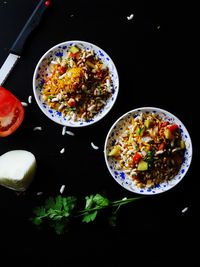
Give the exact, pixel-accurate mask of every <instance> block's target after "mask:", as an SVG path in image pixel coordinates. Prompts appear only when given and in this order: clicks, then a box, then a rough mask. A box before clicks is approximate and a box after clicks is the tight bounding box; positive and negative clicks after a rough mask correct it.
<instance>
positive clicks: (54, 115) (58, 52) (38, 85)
mask: <svg viewBox="0 0 200 267" xmlns="http://www.w3.org/2000/svg"><path fill="white" fill-rule="evenodd" d="M74 45H76V46H78V47H79V49H81V51H82V49H84V50H86V51H89V50H92V51H93V52H94V54H95V55H96V56H97V57H98V59H100V60H101V61H102V62H103V64H104V65H105V66H106V67H108V70H109V76H110V78H111V88H110V90H111V93H112V94H111V97H109V99H107V100H106V104H105V106H104V107H102V108H101V109H100V110H99V111H98V112H97V113H96V114H94V116H93V117H92V118H90V119H88V120H83V119H80V118H78V119H76V120H74V117H73V116H68V114H67V116H63V114H62V113H61V112H59V111H58V110H56V109H54V108H50V107H49V105H48V104H47V101H44V99H43V97H42V89H43V86H44V82H45V80H46V78H47V77H48V76H49V65H50V63H51V62H52V61H53V62H55V61H56V60H57V59H58V58H59V57H60V58H62V57H63V56H64V55H66V54H67V52H68V51H69V49H70V47H71V46H74ZM118 90H119V77H118V72H117V69H116V66H115V64H114V63H113V61H112V59H111V58H110V56H109V55H108V54H107V53H106V52H105V51H104V50H102V49H101V48H100V47H98V46H96V45H94V44H92V43H89V42H85V41H79V40H75V41H66V42H63V43H59V44H57V45H55V46H54V47H52V48H50V49H49V50H48V51H47V52H46V53H45V54H44V55H43V56H42V57H41V59H40V60H39V62H38V63H37V66H36V68H35V71H34V75H33V92H34V96H35V99H36V102H37V104H38V106H39V107H40V109H41V110H42V112H43V113H44V114H45V115H46V116H47V117H48V118H50V119H51V120H53V121H54V122H56V123H59V124H61V125H65V126H69V127H82V126H88V125H91V124H93V123H95V122H97V121H99V120H100V119H102V118H103V117H104V116H105V115H106V114H107V113H108V112H109V111H110V110H111V108H112V107H113V105H114V103H115V101H116V99H117V95H118Z"/></svg>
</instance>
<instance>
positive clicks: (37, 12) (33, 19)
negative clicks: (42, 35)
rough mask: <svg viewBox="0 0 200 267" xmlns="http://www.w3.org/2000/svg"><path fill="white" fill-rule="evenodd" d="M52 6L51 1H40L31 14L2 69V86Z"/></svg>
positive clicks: (0, 78) (0, 70)
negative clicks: (27, 42) (43, 16)
mask: <svg viewBox="0 0 200 267" xmlns="http://www.w3.org/2000/svg"><path fill="white" fill-rule="evenodd" d="M50 4H51V1H50V0H48V1H45V0H40V2H39V3H38V5H37V6H36V8H35V9H34V11H33V13H32V14H31V16H30V18H29V19H28V20H27V22H26V24H25V25H24V27H23V28H22V30H21V32H20V33H19V35H18V37H17V39H16V40H15V42H14V43H13V45H12V47H11V49H10V50H9V55H8V57H7V58H6V60H5V62H4V63H3V65H2V67H1V69H0V86H1V85H2V84H3V83H4V82H5V80H6V78H7V77H8V75H9V73H10V72H11V70H12V69H13V67H14V66H15V64H16V63H17V61H18V59H19V58H20V57H21V54H22V50H23V47H24V44H25V41H26V39H27V38H28V36H29V35H30V33H31V32H32V31H33V30H34V29H35V28H36V27H37V26H38V24H39V22H40V20H41V17H42V15H43V13H44V12H45V10H46V9H47V8H48V7H49V6H50Z"/></svg>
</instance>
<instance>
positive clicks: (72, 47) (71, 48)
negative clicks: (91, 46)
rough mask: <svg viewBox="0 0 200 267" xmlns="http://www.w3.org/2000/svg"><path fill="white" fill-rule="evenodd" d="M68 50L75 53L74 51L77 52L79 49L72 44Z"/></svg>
mask: <svg viewBox="0 0 200 267" xmlns="http://www.w3.org/2000/svg"><path fill="white" fill-rule="evenodd" d="M69 52H71V53H73V54H76V53H78V52H79V49H78V47H76V46H74V45H73V46H71V47H70V49H69Z"/></svg>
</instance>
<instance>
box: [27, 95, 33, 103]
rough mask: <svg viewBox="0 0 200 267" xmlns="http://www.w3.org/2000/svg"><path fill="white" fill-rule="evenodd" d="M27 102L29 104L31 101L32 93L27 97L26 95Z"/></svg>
mask: <svg viewBox="0 0 200 267" xmlns="http://www.w3.org/2000/svg"><path fill="white" fill-rule="evenodd" d="M28 103H29V104H31V103H32V95H29V97H28Z"/></svg>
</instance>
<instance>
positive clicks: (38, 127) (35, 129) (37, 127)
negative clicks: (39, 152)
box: [33, 126, 42, 131]
mask: <svg viewBox="0 0 200 267" xmlns="http://www.w3.org/2000/svg"><path fill="white" fill-rule="evenodd" d="M41 130H42V127H41V126H36V127H34V128H33V131H41Z"/></svg>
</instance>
